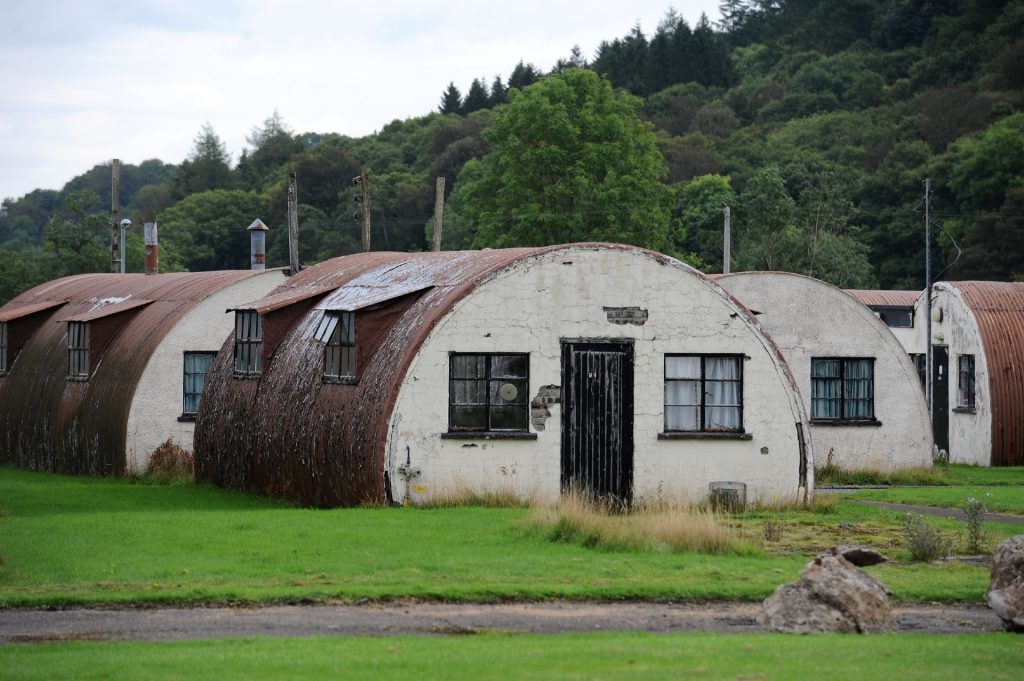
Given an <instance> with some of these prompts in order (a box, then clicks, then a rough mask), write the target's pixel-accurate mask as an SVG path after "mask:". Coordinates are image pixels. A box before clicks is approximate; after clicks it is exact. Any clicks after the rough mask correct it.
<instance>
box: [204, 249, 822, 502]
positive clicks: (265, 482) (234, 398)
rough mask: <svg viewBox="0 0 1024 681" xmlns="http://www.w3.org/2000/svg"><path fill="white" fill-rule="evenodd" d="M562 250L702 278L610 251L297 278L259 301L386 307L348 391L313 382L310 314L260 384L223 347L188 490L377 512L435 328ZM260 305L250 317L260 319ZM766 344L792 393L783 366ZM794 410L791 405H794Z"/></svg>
mask: <svg viewBox="0 0 1024 681" xmlns="http://www.w3.org/2000/svg"><path fill="white" fill-rule="evenodd" d="M570 248H574V249H589V248H592V249H595V250H597V249H606V250H625V251H636V252H641V253H644V254H646V255H647V256H649V257H652V258H654V259H656V260H658V261H660V262H662V263H664V264H672V265H675V266H678V267H680V268H683V269H685V270H688V271H691V272H692V273H693V274H694V275H696V276H698V277H703V275H701V274H700V273H699V272H697V271H696V270H692V268H689V267H687V266H685V265H683V264H681V263H679V262H678V261H676V260H674V259H672V258H668V257H666V256H663V255H661V254H658V253H653V252H651V251H647V250H645V249H641V248H636V247H633V246H623V245H618V244H567V245H558V246H547V247H541V248H515V249H494V250H491V249H486V250H482V251H443V252H428V253H391V252H369V253H359V254H354V255H348V256H342V257H340V258H334V259H332V260H328V261H325V262H323V263H320V264H319V265H315V266H313V267H310V268H308V269H305V270H302V271H301V272H299V273H298V274H296V275H294V276H292V277H291V278H290V279H289V280H288V281H287V282H286V283H284V284H283V285H281V286H279V287H278V288H277V289H275V290H274V291H273V292H272V293H271V294H270V295H269V296H268V297H267V298H266V299H264V301H265V300H268V299H273V300H286V299H289V298H290V297H294V298H295V299H297V300H304V299H307V298H309V297H310V296H309V295H305V296H304V295H302V293H303V292H311V291H313V292H317V293H320V292H323V291H324V290H332V291H335V293H331V294H328V297H327V298H326V299H325V302H324V303H322V304H321V305H320V307H326V306H327V300H331V299H332V298H334V297H337V298H338V299H339V300H342V301H343V302H345V304H352V303H353V302H355V301H365V300H369V299H371V296H373V297H376V298H380V296H386V297H385V298H380V299H382V300H396V302H395V303H394V304H393V305H389V306H385V307H383V308H381V309H378V310H372V311H368V312H366V313H365V314H364V316H363V317H362V318H360V319H359V320H357V325H359V326H358V328H357V334H358V335H359V338H360V342H359V343H358V344H357V352H358V353H359V354H358V355H357V359H356V364H357V367H358V372H359V376H358V382H356V383H355V384H346V385H338V384H331V383H325V382H324V381H323V380H322V366H323V346H322V345H321V344H319V343H317V342H315V341H313V336H314V332H315V329H316V328H317V325H318V323H319V318H320V315H321V313H320V312H318V311H317V310H316V308H310V309H309V310H308V311H304V312H302V314H301V315H299V316H297V317H296V318H295V320H294V321H293V322H291V323H290V328H289V329H288V330H287V331H286V332H285V335H284V337H283V340H281V342H280V344H279V345H278V346H277V348H276V351H275V352H274V354H273V356H272V358H271V360H270V361H269V362H267V363H266V364H265V367H264V371H263V373H262V375H261V376H260V378H259V380H244V379H236V378H234V376H233V366H232V357H231V355H232V353H231V351H230V344H231V340H230V339H229V340H228V341H226V342H225V345H224V347H223V349H224V351H223V352H221V353H220V354H219V355H218V358H217V360H216V361H215V363H214V365H213V366H212V367H211V369H210V373H209V374H208V376H207V382H206V388H205V392H204V396H203V400H204V405H205V406H204V408H203V410H202V412H201V413H200V414H199V416H198V419H197V422H196V430H195V441H194V446H195V458H196V475H197V479H199V480H201V481H205V482H213V483H215V484H218V485H223V486H227V487H233V488H236V489H243V490H247V491H250V492H256V493H259V494H265V495H269V496H274V497H279V498H286V499H290V500H292V501H295V502H298V503H303V504H312V505H318V506H342V505H349V506H351V505H356V504H360V503H364V502H367V501H377V502H379V501H382V500H385V499H386V492H385V480H384V478H383V475H382V473H383V471H384V470H385V451H384V450H385V443H386V441H387V436H388V432H387V428H388V425H389V423H390V420H391V415H392V410H393V409H394V404H395V401H396V399H397V396H398V391H399V388H400V386H401V382H402V381H403V380H404V377H405V374H406V371H407V370H408V367H409V365H410V364H411V362H412V360H413V358H414V357H415V355H416V353H417V351H418V350H419V348H420V346H421V345H422V343H423V342H424V341H425V340H426V338H427V337H428V335H429V334H430V332H431V331H432V330H433V328H434V326H435V325H436V324H437V323H438V322H440V320H442V319H443V318H444V317H445V316H446V315H447V314H448V313H449V311H451V309H452V308H453V306H454V305H455V304H456V303H457V302H458V301H459V300H461V299H462V298H463V297H465V296H466V295H467V294H468V293H469V292H471V291H472V290H473V289H474V288H476V287H477V286H479V285H480V284H481V283H483V282H485V281H487V280H488V279H489V278H491V277H493V276H496V275H497V274H498V273H499V272H501V271H503V270H505V269H506V268H508V267H511V266H512V265H514V264H516V263H518V262H520V261H523V260H526V259H529V258H531V257H539V256H541V255H544V254H546V253H549V252H552V251H560V250H568V249H570ZM708 286H710V287H712V288H713V290H714V291H715V292H717V293H718V294H719V295H722V296H723V297H724V298H726V299H728V300H729V301H731V302H732V303H733V304H734V305H735V306H736V308H737V310H739V311H740V313H742V314H744V316H745V317H746V318H747V320H748V321H749V323H750V324H751V325H752V326H753V327H754V328H755V329H758V330H759V331H760V332H761V333H764V332H763V329H762V327H761V325H760V323H759V322H758V321H757V320H756V319H754V318H753V316H750V315H749V313H748V311H747V310H746V308H745V307H744V306H743V305H742V303H740V302H739V301H737V300H736V299H735V298H734V297H733V296H732V295H731V294H729V293H728V292H726V291H724V290H723V289H722V288H721V287H719V286H718V285H716V284H714V283H712V282H710V281H709V282H708ZM349 287H351V288H349ZM347 289H348V290H349V291H350V293H346V290H347ZM389 292H390V293H389ZM396 292H397V293H400V294H401V295H402V296H404V297H403V298H398V299H396V296H394V295H391V294H394V293H396ZM349 296H351V298H352V299H351V300H349V298H348V297H349ZM264 301H257V302H256V303H255V304H254V307H256V308H259V307H262V305H263V302H264ZM277 310H280V308H275V311H277ZM277 313H278V314H284V312H277ZM765 337H766V345H768V346H769V347H770V348H772V352H774V354H775V357H776V358H777V360H778V362H779V364H780V366H782V367H783V370H784V371H785V372H786V374H787V376H788V380H789V384H790V386H791V388H792V390H793V391H794V393H795V391H796V390H797V389H796V381H795V380H794V379H793V376H792V373H791V372H789V369H788V364H786V362H785V359H784V358H783V356H782V353H781V352H779V350H778V348H776V347H775V346H774V344H773V343H772V342H771V340H770V338H767V334H765ZM795 399H796V401H797V404H800V400H799V397H796V398H795ZM800 409H801V410H802V407H800ZM804 428H805V429H806V423H804ZM802 482H803V480H802Z"/></svg>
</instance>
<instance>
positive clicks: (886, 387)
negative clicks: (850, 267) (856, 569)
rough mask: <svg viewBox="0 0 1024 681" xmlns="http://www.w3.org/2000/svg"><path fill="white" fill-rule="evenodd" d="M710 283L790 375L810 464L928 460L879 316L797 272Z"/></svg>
mask: <svg viewBox="0 0 1024 681" xmlns="http://www.w3.org/2000/svg"><path fill="white" fill-rule="evenodd" d="M716 281H717V282H718V283H719V284H721V285H722V286H723V287H725V288H726V289H727V290H728V291H729V292H730V293H732V294H733V295H734V296H736V297H737V298H739V299H740V300H741V301H742V302H743V303H744V304H745V305H746V306H748V307H749V308H750V309H751V310H754V311H755V312H756V314H757V318H758V320H759V321H760V322H761V323H762V324H763V325H764V327H765V328H767V329H768V332H769V333H770V334H771V336H772V338H774V339H775V342H776V343H777V344H778V345H779V347H780V348H781V349H782V353H783V355H784V356H785V357H786V361H787V362H788V363H789V366H790V368H791V369H792V370H793V373H794V374H796V378H797V383H798V384H799V386H800V390H801V392H802V394H803V398H804V403H805V404H806V405H807V408H808V410H809V412H810V419H811V440H812V442H813V443H814V451H815V452H816V454H817V456H818V464H819V465H821V464H824V463H826V462H827V461H831V462H833V463H834V464H837V465H839V466H841V467H843V468H846V469H852V470H856V469H862V470H863V469H873V470H893V469H899V468H911V467H919V466H931V463H932V436H931V427H930V425H929V418H928V405H927V403H926V402H925V398H924V394H923V393H922V391H921V384H920V381H919V379H918V376H917V371H916V370H915V368H914V365H913V363H912V362H911V360H910V357H909V356H908V355H907V353H906V351H905V350H904V349H903V346H902V345H901V344H900V342H899V340H898V339H897V338H896V337H895V335H893V333H891V331H890V329H889V327H888V326H887V324H886V323H885V321H884V320H883V319H880V318H879V317H878V316H877V315H876V314H875V313H874V312H873V311H872V310H870V309H868V308H867V307H866V306H865V305H863V304H862V303H861V302H860V301H859V300H858V299H856V298H854V297H853V296H851V295H850V294H848V293H847V292H845V291H843V290H841V289H838V288H836V287H834V286H832V285H830V284H827V283H825V282H823V281H820V280H818V279H812V278H811V277H805V276H803V275H799V274H790V273H786V272H742V273H738V274H726V275H721V276H719V277H717V278H716ZM911 310H912V308H911ZM907 316H908V317H909V318H911V319H912V315H911V314H910V313H908V314H907Z"/></svg>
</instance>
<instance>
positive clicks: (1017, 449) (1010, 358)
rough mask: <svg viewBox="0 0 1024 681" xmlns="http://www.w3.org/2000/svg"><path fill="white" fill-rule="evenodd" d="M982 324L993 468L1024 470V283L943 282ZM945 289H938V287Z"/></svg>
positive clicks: (979, 326) (979, 327)
mask: <svg viewBox="0 0 1024 681" xmlns="http://www.w3.org/2000/svg"><path fill="white" fill-rule="evenodd" d="M943 284H944V285H947V286H949V287H951V288H954V289H956V290H957V291H959V293H960V296H961V297H962V298H963V300H964V302H965V303H966V304H967V307H968V308H969V309H970V310H971V312H972V314H973V315H974V318H975V320H976V321H977V323H978V331H979V332H980V334H981V342H982V345H983V346H984V348H985V362H986V364H987V365H988V382H989V394H990V395H991V401H992V404H991V408H992V465H994V466H1022V465H1024V283H1007V282H997V281H950V282H943ZM943 284H939V285H940V286H941V285H943Z"/></svg>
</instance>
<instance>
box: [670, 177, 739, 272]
mask: <svg viewBox="0 0 1024 681" xmlns="http://www.w3.org/2000/svg"><path fill="white" fill-rule="evenodd" d="M735 203H736V194H735V193H734V192H733V190H732V185H731V183H730V181H729V178H728V177H723V176H722V175H704V176H701V177H696V178H694V179H693V181H691V182H687V183H685V184H683V185H681V186H680V187H679V189H678V190H677V198H676V210H675V213H674V214H673V216H672V242H673V245H674V246H675V250H676V252H677V253H678V254H679V255H685V254H691V253H692V254H693V255H695V256H696V263H695V264H698V265H700V266H702V267H704V268H706V269H705V271H709V272H711V271H714V272H723V271H724V269H720V268H722V265H723V263H722V255H723V244H722V234H723V229H724V224H723V221H724V219H725V218H724V211H723V206H726V205H728V206H732V205H735Z"/></svg>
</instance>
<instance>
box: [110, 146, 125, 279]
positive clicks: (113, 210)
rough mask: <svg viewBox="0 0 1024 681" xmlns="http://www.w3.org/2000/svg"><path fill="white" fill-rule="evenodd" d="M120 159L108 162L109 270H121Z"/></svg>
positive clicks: (115, 272) (115, 271)
mask: <svg viewBox="0 0 1024 681" xmlns="http://www.w3.org/2000/svg"><path fill="white" fill-rule="evenodd" d="M120 213H121V160H120V159H116V158H115V159H114V161H113V163H111V164H110V271H111V272H113V273H114V274H117V273H118V272H120V271H121V258H123V257H124V255H123V254H122V252H121V220H120V219H119V218H120V217H121V216H120Z"/></svg>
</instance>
